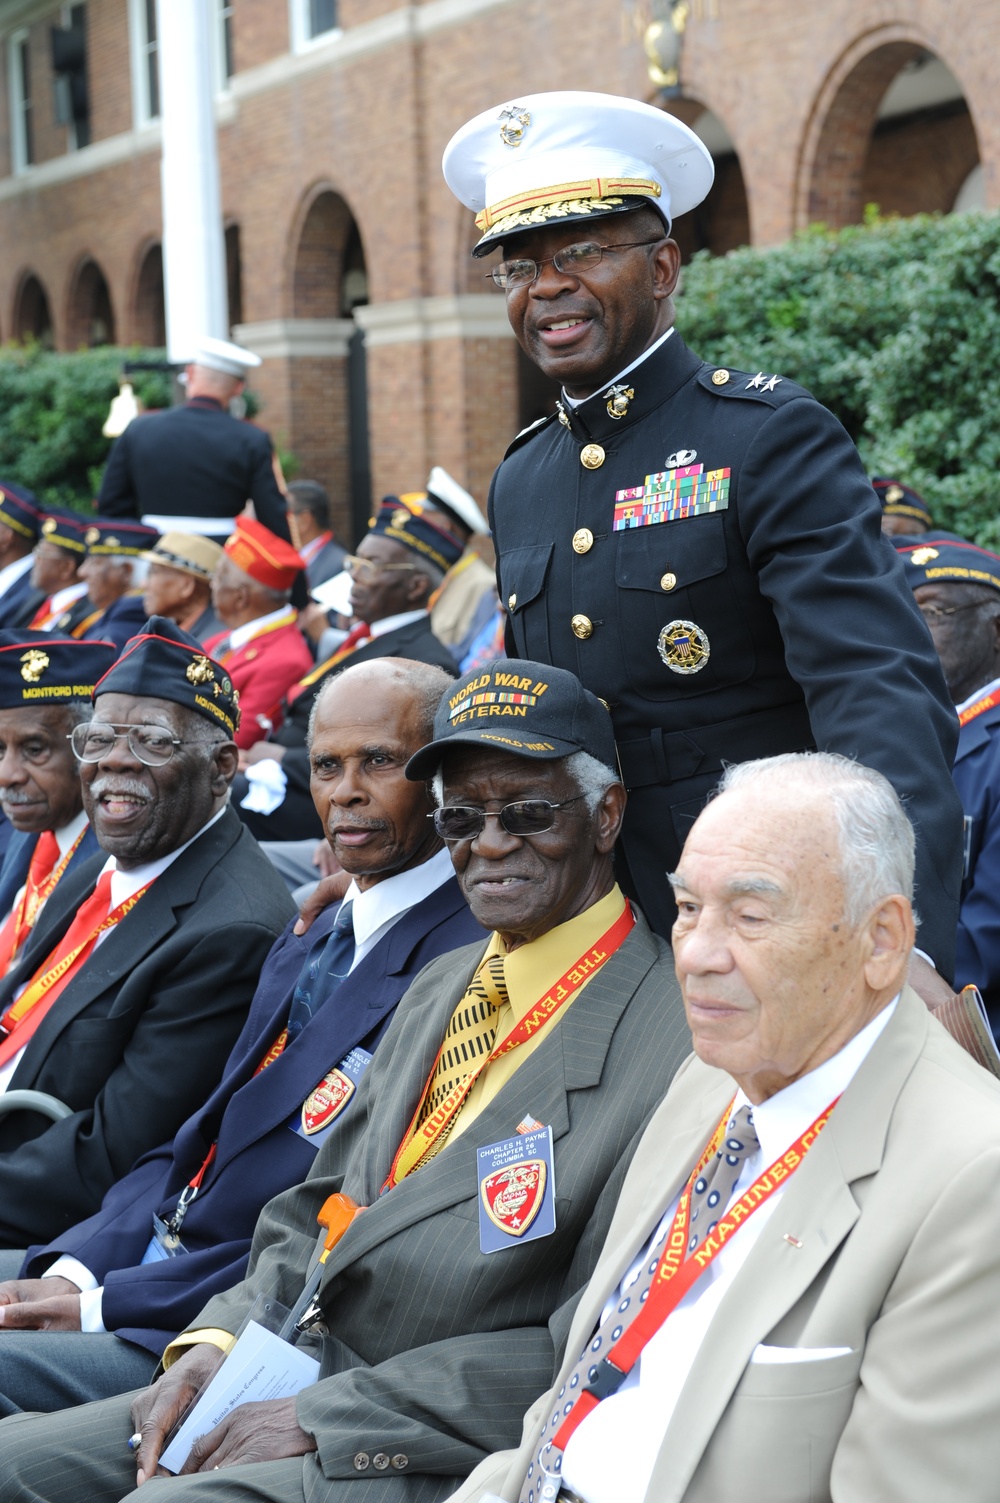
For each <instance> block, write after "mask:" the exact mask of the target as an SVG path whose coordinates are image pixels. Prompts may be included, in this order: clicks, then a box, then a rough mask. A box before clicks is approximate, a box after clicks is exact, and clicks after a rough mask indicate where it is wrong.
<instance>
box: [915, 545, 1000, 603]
mask: <svg viewBox="0 0 1000 1503" xmlns="http://www.w3.org/2000/svg"><path fill="white" fill-rule="evenodd" d="M890 541H892V539H890ZM896 552H897V553H898V554H899V556H900V558H901V559H902V560H903V566H904V568H905V569H906V578H907V580H908V581H909V584H910V587H911V588H912V589H914V590H916V589H919V588H920V586H921V585H928V584H939V583H944V584H968V585H986V586H987V588H989V589H992V590H1000V556H998V555H997V554H995V553H990V552H989V551H988V550H987V549H986V548H979V547H977V546H976V544H975V543H963V542H959V541H956V539H954V538H949V537H941V536H940V535H939V534H938V533H936V532H933V531H932V532H928V533H926V534H925V535H924V536H923V537H921V539H920V541H919V543H915V542H913V541H912V540H906V539H903V538H900V539H899V540H898V541H897V542H896Z"/></svg>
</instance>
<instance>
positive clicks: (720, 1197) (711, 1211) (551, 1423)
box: [519, 1106, 760, 1503]
mask: <svg viewBox="0 0 1000 1503" xmlns="http://www.w3.org/2000/svg"><path fill="white" fill-rule="evenodd" d="M759 1147H760V1143H759V1141H758V1139H757V1130H756V1128H755V1127H754V1125H753V1107H751V1106H741V1107H740V1109H739V1110H738V1111H737V1112H734V1113H733V1115H732V1116H731V1117H730V1119H729V1121H728V1123H727V1124H726V1136H725V1137H724V1138H723V1140H722V1144H721V1146H720V1148H719V1149H718V1151H717V1153H716V1154H715V1157H714V1158H712V1159H710V1160H709V1162H708V1163H707V1164H706V1165H705V1167H704V1169H703V1170H702V1172H701V1174H700V1175H699V1176H698V1178H697V1180H696V1181H695V1183H694V1187H693V1189H692V1192H691V1219H690V1226H691V1235H690V1237H689V1239H688V1256H690V1255H691V1253H693V1252H694V1250H695V1248H696V1247H697V1246H698V1244H699V1243H700V1242H703V1241H704V1240H705V1238H706V1237H707V1236H708V1235H709V1233H710V1232H711V1231H713V1230H714V1228H715V1226H716V1223H717V1222H718V1220H719V1217H720V1216H721V1215H722V1213H723V1211H725V1209H726V1206H727V1205H728V1204H729V1201H730V1199H731V1198H732V1194H733V1191H734V1190H735V1189H736V1185H737V1182H738V1180H739V1177H740V1175H741V1174H742V1173H743V1166H744V1164H745V1163H746V1161H747V1159H748V1158H749V1157H750V1156H751V1155H752V1154H754V1153H756V1152H757V1150H758V1148H759ZM699 1222H700V1225H698V1223H699ZM672 1224H673V1223H672V1222H670V1223H668V1224H667V1226H665V1227H664V1228H663V1231H662V1232H661V1234H660V1236H659V1237H658V1238H657V1240H656V1242H655V1244H654V1245H653V1247H652V1248H651V1250H650V1253H649V1257H648V1259H647V1261H646V1263H645V1265H644V1267H643V1269H642V1271H641V1273H640V1274H639V1276H638V1278H637V1279H636V1281H635V1283H634V1284H633V1285H632V1286H631V1288H630V1289H629V1290H628V1291H627V1292H623V1293H622V1297H621V1298H620V1299H619V1300H618V1302H617V1304H616V1305H614V1306H613V1307H612V1310H611V1313H610V1314H609V1315H608V1316H606V1317H605V1319H604V1320H603V1321H602V1322H601V1324H600V1325H599V1326H598V1328H597V1330H596V1331H595V1332H594V1335H593V1336H592V1337H591V1339H590V1341H589V1342H588V1343H587V1345H586V1347H585V1348H584V1349H583V1351H582V1352H581V1353H580V1356H579V1358H578V1359H577V1361H576V1363H575V1364H574V1367H573V1370H572V1372H571V1373H570V1375H569V1377H568V1378H567V1380H566V1382H565V1383H564V1384H563V1386H562V1387H561V1388H560V1390H559V1393H558V1395H557V1398H556V1403H555V1405H554V1406H553V1409H552V1412H551V1413H550V1414H548V1415H547V1416H546V1419H545V1424H544V1425H543V1426H542V1433H541V1435H540V1436H539V1440H538V1450H537V1452H536V1453H535V1459H534V1461H533V1462H532V1463H531V1465H530V1466H529V1467H528V1475H527V1477H526V1478H525V1480H524V1485H523V1487H522V1488H521V1492H520V1495H519V1503H555V1499H556V1498H558V1496H559V1489H560V1485H561V1483H560V1476H559V1474H560V1472H561V1471H562V1453H561V1452H559V1451H554V1450H553V1449H552V1437H553V1436H554V1435H555V1433H556V1431H557V1430H558V1429H559V1427H560V1425H561V1424H562V1422H563V1420H564V1419H565V1418H566V1416H567V1415H568V1414H569V1412H570V1410H571V1409H572V1407H573V1404H574V1403H575V1401H576V1398H577V1396H578V1394H579V1392H580V1390H581V1388H582V1387H584V1386H585V1385H586V1384H587V1383H593V1382H594V1381H595V1380H596V1379H597V1376H598V1371H599V1369H598V1363H599V1362H600V1361H601V1360H602V1358H604V1357H606V1356H607V1354H608V1352H609V1351H610V1349H611V1348H612V1347H613V1346H614V1344H615V1342H616V1341H619V1340H620V1339H621V1336H622V1334H623V1332H624V1331H626V1330H627V1329H628V1327H629V1326H630V1325H631V1324H632V1322H633V1320H635V1318H636V1316H637V1315H638V1314H639V1311H640V1310H641V1309H642V1307H643V1305H644V1304H645V1303H646V1300H647V1298H648V1297H649V1290H650V1286H651V1285H652V1282H653V1275H654V1274H655V1273H656V1270H657V1268H658V1267H659V1263H660V1257H661V1254H662V1253H663V1249H664V1246H665V1244H666V1240H667V1237H668V1236H669V1234H670V1230H671V1226H672Z"/></svg>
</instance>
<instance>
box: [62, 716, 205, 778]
mask: <svg viewBox="0 0 1000 1503" xmlns="http://www.w3.org/2000/svg"><path fill="white" fill-rule="evenodd" d="M123 736H124V737H125V738H126V740H127V741H128V747H129V751H130V752H131V753H132V755H133V757H135V758H136V759H137V760H138V761H139V762H142V763H143V765H144V766H146V767H163V766H164V764H165V763H167V762H169V761H170V758H171V757H172V756H173V754H174V751H175V749H176V748H177V747H178V746H190V745H191V742H190V741H187V740H182V739H181V737H180V736H172V735H171V734H170V732H169V731H168V730H167V729H166V728H165V727H164V726H162V725H110V724H107V725H106V724H104V722H103V721H95V720H92V721H91V722H90V724H89V725H77V726H74V728H73V730H72V731H71V732H70V734H69V736H68V737H67V738H66V739H67V740H68V741H69V743H70V745H71V746H72V748H73V752H74V754H75V755H76V756H77V757H78V758H79V759H80V761H81V762H100V760H101V759H102V757H106V756H108V755H109V753H110V752H111V749H112V747H113V746H114V744H115V742H116V741H120V740H121V738H122V737H123Z"/></svg>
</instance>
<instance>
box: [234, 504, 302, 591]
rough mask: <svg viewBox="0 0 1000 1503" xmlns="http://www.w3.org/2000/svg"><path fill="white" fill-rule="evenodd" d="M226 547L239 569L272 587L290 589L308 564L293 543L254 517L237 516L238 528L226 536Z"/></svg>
mask: <svg viewBox="0 0 1000 1503" xmlns="http://www.w3.org/2000/svg"><path fill="white" fill-rule="evenodd" d="M225 551H226V552H227V553H228V554H229V557H230V558H231V559H232V561H233V563H234V564H235V565H236V567H237V569H242V570H243V572H244V574H249V575H250V578H251V579H255V580H256V581H257V583H258V584H262V585H266V586H267V588H268V589H269V590H290V589H291V588H292V582H293V580H294V579H295V576H296V574H298V573H299V572H300V571H301V570H302V569H304V568H305V564H304V563H303V561H302V558H301V557H300V555H299V554H298V553H296V551H295V549H294V548H293V547H292V545H291V543H286V542H285V540H284V538H279V537H278V536H277V535H276V534H275V533H273V532H269V531H268V529H267V528H266V527H263V526H262V525H261V523H260V522H257V521H255V520H254V519H253V518H252V517H237V518H236V531H235V532H234V533H232V535H231V536H230V537H228V538H227V539H226V548H225Z"/></svg>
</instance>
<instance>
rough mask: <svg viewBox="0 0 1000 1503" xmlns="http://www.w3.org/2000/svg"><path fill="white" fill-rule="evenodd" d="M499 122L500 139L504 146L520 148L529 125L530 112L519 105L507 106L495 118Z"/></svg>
mask: <svg viewBox="0 0 1000 1503" xmlns="http://www.w3.org/2000/svg"><path fill="white" fill-rule="evenodd" d="M497 119H498V120H499V122H500V139H501V141H502V142H503V144H504V145H505V146H520V144H521V142H522V141H523V140H524V133H525V131H526V130H527V129H528V126H529V125H530V124H531V112H530V111H529V110H525V109H522V108H521V106H520V105H519V104H508V105H507V106H506V107H505V108H504V109H502V110H501V111H500V114H499V115H498V116H497Z"/></svg>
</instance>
